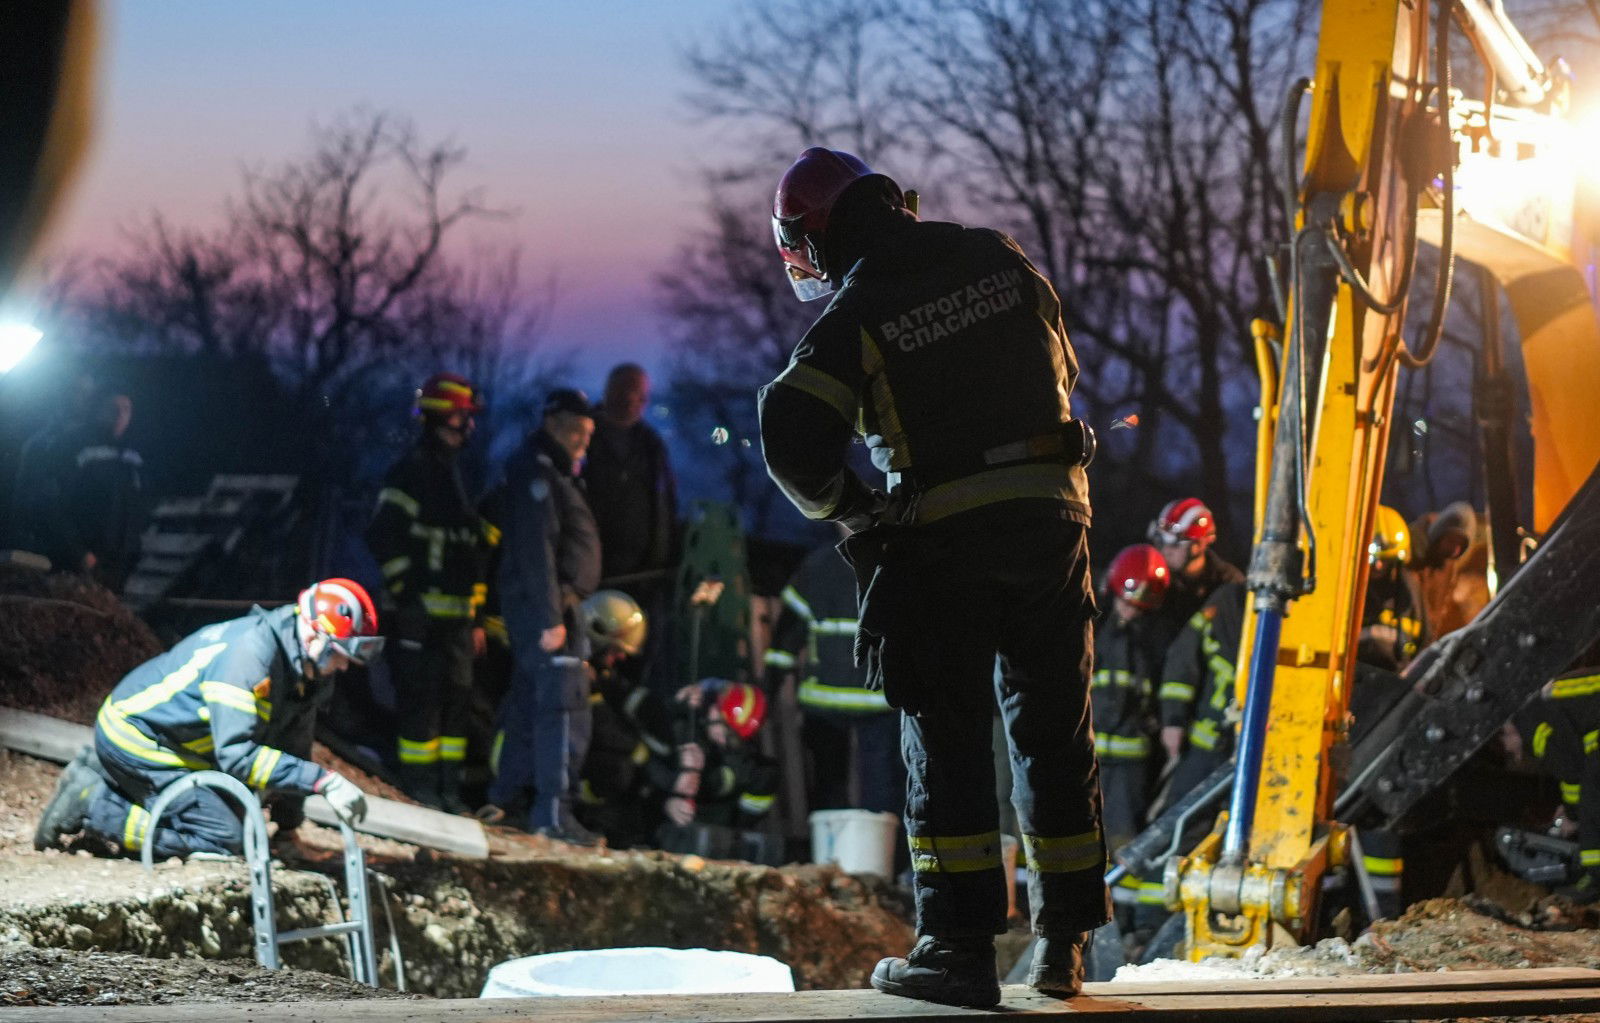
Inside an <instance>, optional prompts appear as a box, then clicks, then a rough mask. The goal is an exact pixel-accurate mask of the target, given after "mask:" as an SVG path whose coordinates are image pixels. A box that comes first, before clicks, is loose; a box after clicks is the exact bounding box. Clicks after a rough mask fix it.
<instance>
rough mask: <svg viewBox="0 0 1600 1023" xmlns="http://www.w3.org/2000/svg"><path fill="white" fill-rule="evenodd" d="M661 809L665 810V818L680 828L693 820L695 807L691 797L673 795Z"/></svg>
mask: <svg viewBox="0 0 1600 1023" xmlns="http://www.w3.org/2000/svg"><path fill="white" fill-rule="evenodd" d="M662 809H663V810H664V811H666V814H667V820H669V821H671V822H672V823H674V824H676V825H678V827H680V828H686V827H688V826H689V825H690V824H691V823H693V822H694V809H695V808H694V800H692V799H685V798H683V797H682V796H673V797H672V798H671V799H668V800H667V803H666V805H665V806H664V807H662Z"/></svg>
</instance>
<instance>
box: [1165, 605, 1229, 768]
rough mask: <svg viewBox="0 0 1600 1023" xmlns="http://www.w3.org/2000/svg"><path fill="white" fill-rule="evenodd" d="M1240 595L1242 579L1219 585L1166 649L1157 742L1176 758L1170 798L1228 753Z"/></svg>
mask: <svg viewBox="0 0 1600 1023" xmlns="http://www.w3.org/2000/svg"><path fill="white" fill-rule="evenodd" d="M1244 598H1245V589H1244V584H1243V583H1237V582H1235V583H1226V584H1224V585H1223V586H1221V587H1219V588H1218V589H1217V590H1216V592H1214V593H1212V594H1211V597H1210V599H1208V600H1207V601H1206V602H1205V604H1203V605H1202V606H1201V608H1200V610H1198V611H1196V612H1195V613H1194V614H1193V615H1191V616H1190V617H1189V622H1188V624H1187V625H1186V626H1184V629H1183V631H1182V632H1181V633H1179V634H1178V638H1177V639H1175V640H1173V641H1172V646H1171V647H1169V648H1168V650H1167V657H1166V663H1165V665H1164V667H1163V668H1162V674H1161V689H1160V691H1159V695H1160V698H1161V742H1162V745H1163V746H1164V747H1165V748H1166V750H1167V754H1168V755H1169V756H1174V757H1178V758H1179V760H1178V766H1177V769H1176V770H1175V771H1174V772H1173V775H1172V798H1173V799H1174V800H1177V799H1181V798H1182V797H1183V796H1184V795H1185V794H1186V793H1188V792H1189V790H1190V789H1192V788H1194V787H1195V786H1196V785H1198V784H1200V783H1201V782H1202V781H1204V780H1205V779H1206V776H1207V775H1209V774H1210V773H1211V772H1212V771H1214V770H1216V769H1217V767H1218V766H1219V765H1220V764H1222V762H1223V761H1225V760H1227V759H1228V758H1229V757H1230V756H1232V755H1233V732H1234V729H1233V725H1234V722H1235V721H1236V720H1237V712H1236V707H1235V705H1234V676H1235V668H1236V662H1237V660H1238V657H1239V638H1240V635H1241V633H1242V631H1243V629H1244Z"/></svg>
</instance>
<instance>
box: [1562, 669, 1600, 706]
mask: <svg viewBox="0 0 1600 1023" xmlns="http://www.w3.org/2000/svg"><path fill="white" fill-rule="evenodd" d="M1595 693H1600V675H1581V676H1578V677H1576V678H1559V679H1556V680H1555V681H1554V682H1552V683H1550V696H1551V698H1552V699H1556V700H1564V699H1569V698H1571V697H1574V696H1593V695H1594V694H1595Z"/></svg>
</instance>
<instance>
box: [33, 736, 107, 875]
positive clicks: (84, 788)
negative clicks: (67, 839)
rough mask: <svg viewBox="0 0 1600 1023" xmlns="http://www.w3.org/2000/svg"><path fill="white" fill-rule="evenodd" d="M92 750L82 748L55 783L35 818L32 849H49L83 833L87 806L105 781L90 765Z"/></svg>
mask: <svg viewBox="0 0 1600 1023" xmlns="http://www.w3.org/2000/svg"><path fill="white" fill-rule="evenodd" d="M93 756H94V749H93V748H92V747H89V746H85V747H84V748H83V749H81V750H79V751H78V755H77V756H75V757H73V758H72V762H71V763H69V764H67V766H66V768H65V769H64V770H63V771H62V772H61V777H60V778H59V779H57V780H56V791H55V793H54V794H53V795H52V796H51V797H50V802H49V803H48V804H47V805H46V806H45V808H44V813H43V814H41V815H40V817H39V826H38V827H37V828H35V829H34V832H33V847H34V848H35V849H49V848H50V847H52V846H54V845H55V844H56V842H57V840H58V839H60V838H61V836H63V835H73V834H76V833H78V832H80V831H82V830H83V826H84V824H85V823H86V822H87V820H88V818H89V806H90V805H91V804H92V803H93V802H94V797H95V794H96V793H98V792H99V791H100V787H101V786H102V785H104V784H105V781H104V780H103V779H102V778H101V777H100V773H99V772H98V771H96V770H95V769H94V768H93V767H91V766H90V758H92V757H93Z"/></svg>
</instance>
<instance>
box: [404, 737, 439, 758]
mask: <svg viewBox="0 0 1600 1023" xmlns="http://www.w3.org/2000/svg"><path fill="white" fill-rule="evenodd" d="M399 752H400V762H401V763H402V764H436V763H438V762H439V740H438V739H427V740H425V741H423V742H415V741H413V740H411V739H404V738H403V739H401V740H400V744H399Z"/></svg>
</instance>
